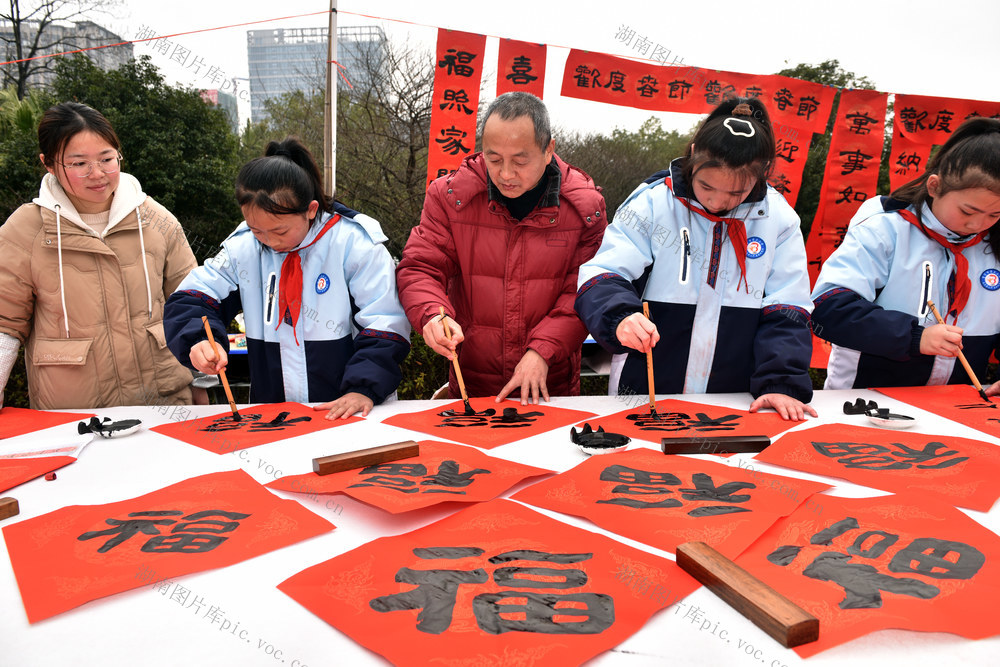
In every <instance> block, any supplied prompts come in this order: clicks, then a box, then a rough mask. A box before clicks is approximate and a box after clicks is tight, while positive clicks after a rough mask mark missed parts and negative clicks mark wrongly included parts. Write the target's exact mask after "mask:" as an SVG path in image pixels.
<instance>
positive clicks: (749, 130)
mask: <svg viewBox="0 0 1000 667" xmlns="http://www.w3.org/2000/svg"><path fill="white" fill-rule="evenodd" d="M733 123H741V124H742V125H738V126H737V127H739V128H740V129H737V128H736V127H733ZM722 124H723V125H724V126H725V128H726V129H727V130H729V133H730V134H732V135H733V136H734V137H752V136H753V135H755V134H757V130H756V129H754V126H753V123H751V122H750V121H748V120H743V119H742V118H727V119H726V120H724V121H722ZM744 125H745V126H746V130H744V129H743V126H744Z"/></svg>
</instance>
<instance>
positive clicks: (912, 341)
mask: <svg viewBox="0 0 1000 667" xmlns="http://www.w3.org/2000/svg"><path fill="white" fill-rule="evenodd" d="M813 303H814V309H813V321H814V322H815V323H816V335H817V336H819V337H820V338H823V339H825V340H828V341H830V342H831V343H833V344H835V345H840V346H841V347H848V348H851V349H852V350H858V351H860V352H864V353H865V354H874V355H878V356H880V357H885V358H887V359H893V360H895V361H909V360H910V359H912V358H913V357H915V356H917V355H919V354H920V336H921V334H922V333H923V331H924V328H923V327H922V326H920V325H919V324H917V318H916V317H914V316H912V315H908V314H907V313H903V312H900V311H898V310H886V309H885V308H882V307H881V306H876V305H875V304H874V303H872V302H871V301H868V300H867V299H864V298H862V297H861V295H860V294H858V293H857V292H854V291H852V290H849V289H847V288H844V287H839V288H834V289H831V290H827V291H826V292H824V293H823V294H820V295H819V296H818V297H817V298H816V300H815V301H814V302H813ZM875 332H877V333H875Z"/></svg>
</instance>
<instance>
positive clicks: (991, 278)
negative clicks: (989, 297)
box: [979, 269, 1000, 292]
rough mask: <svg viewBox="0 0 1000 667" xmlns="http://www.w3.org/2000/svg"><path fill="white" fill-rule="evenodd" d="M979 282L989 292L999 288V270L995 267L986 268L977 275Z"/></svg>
mask: <svg viewBox="0 0 1000 667" xmlns="http://www.w3.org/2000/svg"><path fill="white" fill-rule="evenodd" d="M979 284H980V285H982V286H983V287H985V288H986V289H988V290H989V291H991V292H996V291H997V290H998V289H1000V271H997V270H996V269H986V270H985V271H983V273H982V275H980V276H979Z"/></svg>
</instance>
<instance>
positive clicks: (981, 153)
mask: <svg viewBox="0 0 1000 667" xmlns="http://www.w3.org/2000/svg"><path fill="white" fill-rule="evenodd" d="M933 174H937V175H938V177H939V178H940V179H941V186H940V188H939V189H938V195H946V194H948V193H949V192H953V191H955V190H967V189H969V188H985V189H987V190H989V191H990V192H993V193H994V194H997V195H1000V120H997V119H995V118H978V117H977V118H969V119H968V120H966V121H965V122H964V123H962V124H961V125H959V126H958V127H957V128H956V129H955V131H954V132H952V134H951V136H950V137H948V140H947V141H945V142H944V145H942V146H941V148H940V150H938V152H937V154H936V155H935V156H934V157H933V158H931V160H930V161H929V162H928V163H927V170H926V171H925V172H924V173H923V174H922V175H921V176H919V177H917V178H915V179H913V180H912V181H910V182H909V183H906V184H905V185H901V186H900V187H898V188H896V189H895V190H894V191H893V193H892V195H891V197H892V198H893V199H898V200H900V201H905V202H907V203H908V204H912V205H913V208H914V210H915V211H916V214H917V217H918V218H919V217H920V211H921V209H922V208H923V205H924V203H925V202H926V203H927V204H931V203H933V201H934V198H933V197H931V195H930V193H928V192H927V179H928V178H930V177H931V175H933ZM921 222H923V221H922V220H921ZM996 227H997V225H996V223H994V224H993V227H991V228H990V239H989V241H990V247H991V248H992V249H993V256H994V257H1000V233H995V232H996V231H997V230H996V229H995V228H996Z"/></svg>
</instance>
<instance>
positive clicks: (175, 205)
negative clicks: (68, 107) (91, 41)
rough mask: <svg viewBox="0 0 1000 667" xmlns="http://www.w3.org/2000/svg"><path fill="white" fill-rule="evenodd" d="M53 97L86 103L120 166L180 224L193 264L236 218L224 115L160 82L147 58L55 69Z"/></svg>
mask: <svg viewBox="0 0 1000 667" xmlns="http://www.w3.org/2000/svg"><path fill="white" fill-rule="evenodd" d="M56 72H57V77H56V82H55V85H54V90H55V94H56V96H57V98H58V99H59V100H75V101H78V102H83V103H84V104H89V105H90V106H92V107H94V108H95V109H97V110H98V111H100V112H101V113H103V114H104V115H105V116H106V117H107V119H108V120H109V121H110V122H111V125H112V126H113V127H114V128H115V132H116V133H117V134H118V137H119V139H120V140H121V142H122V154H123V155H124V156H125V160H124V162H123V169H124V170H125V171H128V172H129V173H131V174H132V175H134V176H135V177H136V178H138V179H139V182H140V183H141V184H142V187H143V189H144V190H145V191H146V193H147V194H149V195H150V196H151V197H153V198H154V199H156V200H157V201H158V202H160V203H161V204H163V205H164V206H165V207H166V208H167V209H168V210H169V211H170V212H171V213H173V214H174V215H175V216H177V219H178V220H179V221H180V222H181V225H182V226H183V227H184V231H185V232H186V233H187V235H188V242H189V243H191V247H192V249H193V250H194V251H195V255H196V256H197V257H198V259H199V261H201V260H204V259H205V258H206V257H209V256H211V255H214V254H215V252H216V247H217V246H218V244H219V243H220V242H221V241H222V240H223V239H224V238H225V237H226V236H227V235H228V234H229V233H230V232H231V231H232V230H233V228H234V227H235V226H236V224H237V223H238V222H239V221H240V220H241V219H242V216H241V215H240V211H239V208H238V207H237V206H236V200H235V198H234V197H233V185H234V183H235V180H236V172H237V170H238V169H239V163H238V159H239V153H238V149H239V141H238V138H237V136H236V135H235V133H234V132H233V131H232V129H231V127H230V125H229V120H228V118H227V116H226V113H225V111H223V110H222V109H221V108H219V107H216V106H213V105H210V104H207V103H206V102H205V101H204V100H202V98H201V96H200V95H199V94H198V92H197V91H196V90H194V89H193V88H182V87H174V86H170V85H167V84H166V82H165V81H164V79H163V76H162V75H161V74H160V73H159V71H158V70H157V69H156V67H155V66H154V65H153V64H152V63H151V61H150V60H149V57H148V56H142V57H141V58H139V59H138V60H133V61H130V62H129V63H127V64H125V65H123V66H122V67H119V68H118V69H116V70H112V71H110V72H105V71H103V70H101V69H99V68H98V67H96V66H95V65H94V64H93V63H92V62H91V61H90V60H88V59H87V58H84V57H82V56H75V57H73V58H66V59H63V60H62V61H60V62H59V64H58V65H57V66H56Z"/></svg>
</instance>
